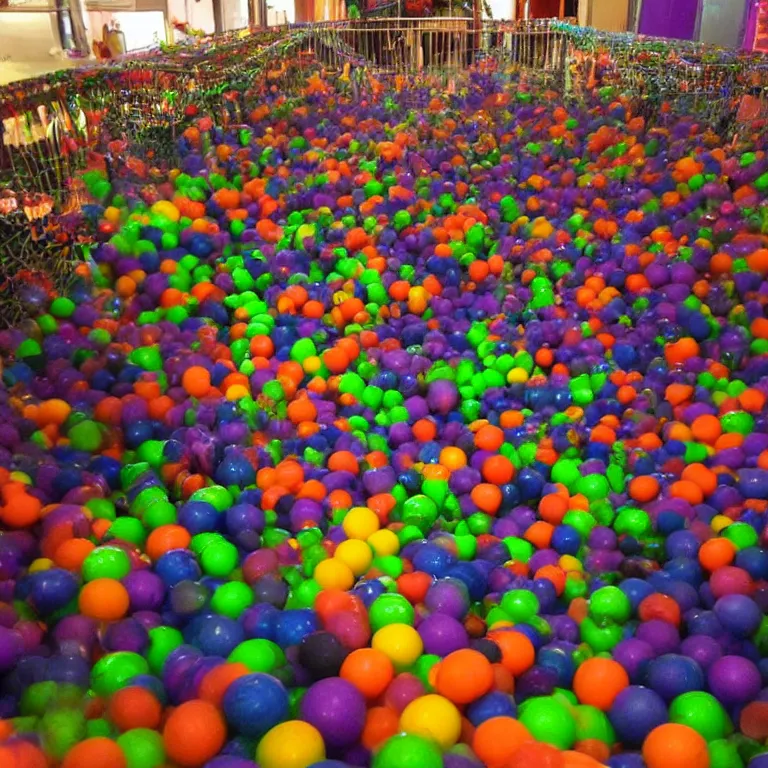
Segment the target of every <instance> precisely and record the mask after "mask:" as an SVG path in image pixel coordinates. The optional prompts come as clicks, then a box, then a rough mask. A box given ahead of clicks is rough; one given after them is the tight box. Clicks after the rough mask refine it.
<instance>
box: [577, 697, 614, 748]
mask: <svg viewBox="0 0 768 768" xmlns="http://www.w3.org/2000/svg"><path fill="white" fill-rule="evenodd" d="M573 716H574V718H576V741H587V740H591V739H596V740H597V741H602V742H603V744H607V745H608V746H609V747H611V746H613V744H614V743H615V742H616V732H615V731H614V730H613V726H612V725H611V721H610V720H609V719H608V716H607V715H606V714H605V712H601V711H600V710H599V709H598V708H597V707H592V706H589V705H588V704H580V705H579V706H577V707H574V708H573Z"/></svg>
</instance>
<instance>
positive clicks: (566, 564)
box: [558, 555, 584, 573]
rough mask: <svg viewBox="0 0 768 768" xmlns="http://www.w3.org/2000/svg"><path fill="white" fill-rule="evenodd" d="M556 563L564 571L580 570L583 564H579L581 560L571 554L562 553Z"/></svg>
mask: <svg viewBox="0 0 768 768" xmlns="http://www.w3.org/2000/svg"><path fill="white" fill-rule="evenodd" d="M558 565H559V566H560V567H561V568H562V569H563V570H564V571H565V572H566V573H571V572H572V571H579V572H580V571H582V570H583V568H584V566H583V565H582V564H581V561H580V560H578V559H577V558H575V557H574V556H573V555H563V556H562V557H561V558H560V561H559V563H558Z"/></svg>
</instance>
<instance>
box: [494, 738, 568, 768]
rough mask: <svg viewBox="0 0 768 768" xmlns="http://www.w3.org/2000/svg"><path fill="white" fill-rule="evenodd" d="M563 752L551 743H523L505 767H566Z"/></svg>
mask: <svg viewBox="0 0 768 768" xmlns="http://www.w3.org/2000/svg"><path fill="white" fill-rule="evenodd" d="M564 765H565V761H564V759H563V753H562V752H561V751H560V750H559V749H557V748H556V747H553V746H551V745H549V744H543V743H539V742H536V741H530V742H528V743H527V744H523V745H522V746H521V747H520V748H519V749H518V750H517V751H516V752H515V754H514V755H512V757H511V758H510V760H509V761H507V764H506V766H505V768H533V766H536V768H564Z"/></svg>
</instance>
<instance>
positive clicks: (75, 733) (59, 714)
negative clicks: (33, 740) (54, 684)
mask: <svg viewBox="0 0 768 768" xmlns="http://www.w3.org/2000/svg"><path fill="white" fill-rule="evenodd" d="M39 729H40V731H39V732H40V736H41V740H42V744H43V749H44V750H45V752H46V754H48V755H49V756H51V757H53V758H54V759H55V760H61V759H62V758H63V757H64V755H66V754H67V752H69V750H70V749H72V747H74V746H75V744H77V743H78V742H80V741H82V740H83V739H84V738H85V734H86V726H85V715H83V713H82V712H81V711H80V710H78V709H54V710H52V711H50V712H46V713H45V714H44V715H43V717H42V719H41V721H40V725H39Z"/></svg>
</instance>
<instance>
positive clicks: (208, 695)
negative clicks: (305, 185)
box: [197, 661, 251, 707]
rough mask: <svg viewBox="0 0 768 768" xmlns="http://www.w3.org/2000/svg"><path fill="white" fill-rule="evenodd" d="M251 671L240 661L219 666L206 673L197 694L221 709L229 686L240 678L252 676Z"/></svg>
mask: <svg viewBox="0 0 768 768" xmlns="http://www.w3.org/2000/svg"><path fill="white" fill-rule="evenodd" d="M250 671H251V670H250V669H248V667H246V666H245V664H242V663H241V662H239V661H234V662H232V663H228V664H219V665H218V666H216V667H214V668H213V669H212V670H210V671H209V672H206V673H205V675H204V676H203V679H202V680H201V681H200V688H199V689H198V692H197V693H198V695H199V696H200V698H201V699H203V701H207V702H210V703H211V704H213V706H214V707H219V706H220V705H221V702H222V699H223V698H224V694H225V693H226V692H227V689H228V688H229V686H230V685H232V683H234V682H235V680H237V679H238V678H240V677H243V676H245V675H248V674H250Z"/></svg>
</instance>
